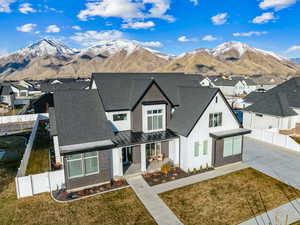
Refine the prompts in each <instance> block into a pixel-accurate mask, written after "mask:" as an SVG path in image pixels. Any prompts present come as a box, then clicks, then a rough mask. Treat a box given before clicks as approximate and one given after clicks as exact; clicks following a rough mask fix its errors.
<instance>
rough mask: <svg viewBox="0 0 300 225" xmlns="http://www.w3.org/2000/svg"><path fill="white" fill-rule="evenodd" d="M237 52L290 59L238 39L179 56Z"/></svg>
mask: <svg viewBox="0 0 300 225" xmlns="http://www.w3.org/2000/svg"><path fill="white" fill-rule="evenodd" d="M230 52H231V53H232V52H234V53H236V56H237V57H241V56H243V55H244V54H245V53H246V52H252V53H262V54H264V55H267V56H268V55H269V56H272V57H274V58H276V59H278V60H288V59H286V58H284V57H282V56H279V55H277V54H275V53H274V52H271V51H265V50H261V49H258V48H252V47H250V46H248V45H246V44H244V43H242V42H238V41H230V42H225V43H223V44H220V45H219V46H217V47H216V48H213V49H209V48H200V49H197V50H195V51H192V52H187V53H183V54H181V55H180V56H179V57H184V56H185V55H187V54H197V53H208V54H210V55H211V56H213V57H222V56H224V55H226V54H227V53H230Z"/></svg>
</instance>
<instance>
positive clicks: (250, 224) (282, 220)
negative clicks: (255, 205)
mask: <svg viewBox="0 0 300 225" xmlns="http://www.w3.org/2000/svg"><path fill="white" fill-rule="evenodd" d="M270 220H271V221H270ZM299 220H300V198H299V199H297V200H294V201H292V202H290V203H287V204H284V205H281V206H279V207H277V208H275V209H273V210H270V211H268V212H267V213H263V214H261V215H259V216H257V217H256V218H252V219H250V220H248V221H245V222H243V223H241V224H239V225H269V224H273V225H281V224H282V225H285V224H292V223H295V222H297V221H299Z"/></svg>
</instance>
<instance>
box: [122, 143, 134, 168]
mask: <svg viewBox="0 0 300 225" xmlns="http://www.w3.org/2000/svg"><path fill="white" fill-rule="evenodd" d="M122 159H123V160H122V161H123V165H128V164H130V163H132V147H125V148H122Z"/></svg>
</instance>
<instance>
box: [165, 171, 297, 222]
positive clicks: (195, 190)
mask: <svg viewBox="0 0 300 225" xmlns="http://www.w3.org/2000/svg"><path fill="white" fill-rule="evenodd" d="M260 196H261V197H260ZM299 196H300V191H298V190H296V189H295V188H293V187H291V186H288V185H287V184H284V183H282V182H280V181H278V180H275V179H273V178H272V177H269V176H267V175H265V174H263V173H261V172H258V171H256V170H254V169H251V168H248V169H244V170H240V171H237V172H234V173H230V174H227V175H224V176H221V177H217V178H214V179H211V180H207V181H204V182H200V183H197V184H193V185H190V186H186V187H183V188H180V189H176V190H173V191H169V192H166V193H162V194H161V198H162V199H163V200H164V201H165V203H166V204H167V205H168V206H169V207H170V208H171V210H172V211H173V212H174V213H175V214H176V215H177V216H178V217H179V218H180V220H181V221H182V222H183V223H184V224H185V225H197V224H201V225H206V224H207V225H212V224H213V225H224V224H239V223H241V222H243V221H246V220H248V219H250V218H252V217H253V216H254V215H253V213H255V214H256V215H258V214H261V213H263V212H264V207H266V208H267V210H270V209H273V208H276V207H278V206H280V205H282V204H285V203H287V202H288V201H289V199H290V200H293V199H295V198H297V197H299Z"/></svg>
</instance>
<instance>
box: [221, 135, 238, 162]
mask: <svg viewBox="0 0 300 225" xmlns="http://www.w3.org/2000/svg"><path fill="white" fill-rule="evenodd" d="M241 153H242V136H236V137H229V138H224V151H223V156H224V157H228V156H232V155H239V154H241Z"/></svg>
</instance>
